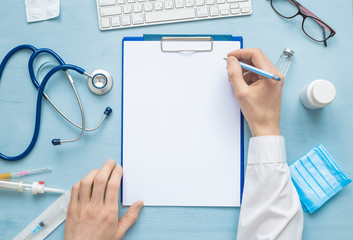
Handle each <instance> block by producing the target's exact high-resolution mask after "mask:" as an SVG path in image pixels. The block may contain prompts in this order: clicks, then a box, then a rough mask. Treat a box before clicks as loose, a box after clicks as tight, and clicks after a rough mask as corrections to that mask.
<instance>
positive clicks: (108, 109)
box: [104, 107, 113, 116]
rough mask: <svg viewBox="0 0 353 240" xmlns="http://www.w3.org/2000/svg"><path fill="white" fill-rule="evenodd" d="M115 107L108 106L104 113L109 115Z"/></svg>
mask: <svg viewBox="0 0 353 240" xmlns="http://www.w3.org/2000/svg"><path fill="white" fill-rule="evenodd" d="M112 111H113V109H111V108H110V107H107V108H106V109H105V111H104V114H105V115H107V116H109V115H110V114H111V113H112Z"/></svg>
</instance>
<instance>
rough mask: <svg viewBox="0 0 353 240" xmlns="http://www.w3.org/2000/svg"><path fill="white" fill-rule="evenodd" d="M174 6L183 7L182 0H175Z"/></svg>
mask: <svg viewBox="0 0 353 240" xmlns="http://www.w3.org/2000/svg"><path fill="white" fill-rule="evenodd" d="M175 7H176V8H183V7H184V0H175Z"/></svg>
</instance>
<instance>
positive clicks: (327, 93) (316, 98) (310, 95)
mask: <svg viewBox="0 0 353 240" xmlns="http://www.w3.org/2000/svg"><path fill="white" fill-rule="evenodd" d="M335 96H336V88H335V85H333V83H331V82H330V81H327V80H323V79H318V80H315V81H312V82H311V83H309V84H308V85H306V86H304V88H303V89H302V91H301V92H300V101H301V103H302V104H303V106H304V107H306V108H308V109H311V110H314V109H319V108H323V107H326V106H327V105H329V104H330V103H331V102H332V101H333V99H334V98H335Z"/></svg>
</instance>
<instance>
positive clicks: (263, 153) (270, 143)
mask: <svg viewBox="0 0 353 240" xmlns="http://www.w3.org/2000/svg"><path fill="white" fill-rule="evenodd" d="M286 161H287V156H286V145H285V140H284V137H283V136H279V135H278V136H261V137H252V138H250V143H249V152H248V164H259V163H276V162H277V163H281V162H286Z"/></svg>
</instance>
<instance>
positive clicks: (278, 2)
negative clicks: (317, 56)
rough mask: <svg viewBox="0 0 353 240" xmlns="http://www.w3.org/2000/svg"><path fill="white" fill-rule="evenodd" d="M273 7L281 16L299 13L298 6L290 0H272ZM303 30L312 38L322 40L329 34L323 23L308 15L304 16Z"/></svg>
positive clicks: (289, 16)
mask: <svg viewBox="0 0 353 240" xmlns="http://www.w3.org/2000/svg"><path fill="white" fill-rule="evenodd" d="M272 7H273V9H274V10H275V11H276V12H277V13H278V14H279V15H281V16H282V17H285V18H291V17H294V16H295V15H297V14H298V13H299V8H298V6H297V5H296V4H295V3H294V2H293V1H291V0H272ZM302 27H303V31H304V32H305V34H306V35H308V36H309V37H311V38H312V39H314V40H316V41H319V42H322V41H324V40H326V38H327V37H328V36H329V35H330V31H329V30H327V29H326V28H325V27H324V23H322V22H321V21H320V20H317V19H315V18H312V17H310V16H308V17H306V18H304V21H303V25H302Z"/></svg>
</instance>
